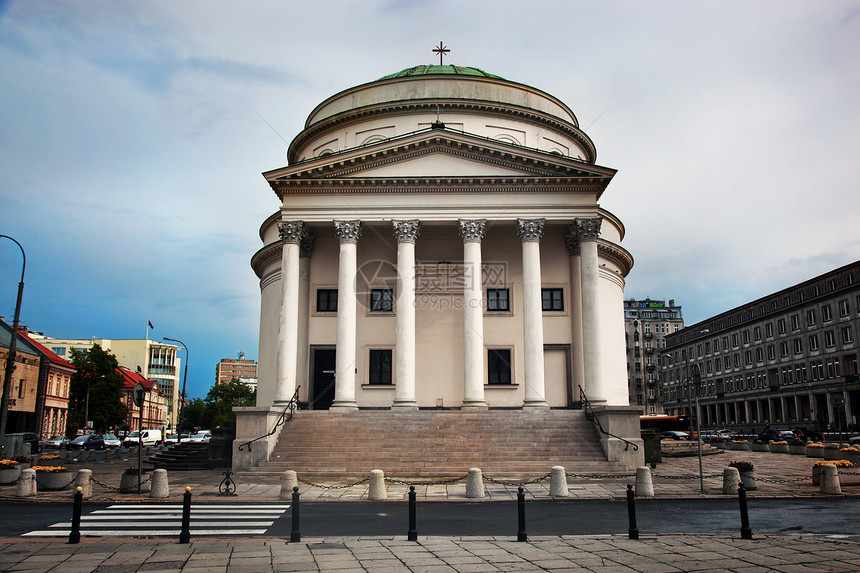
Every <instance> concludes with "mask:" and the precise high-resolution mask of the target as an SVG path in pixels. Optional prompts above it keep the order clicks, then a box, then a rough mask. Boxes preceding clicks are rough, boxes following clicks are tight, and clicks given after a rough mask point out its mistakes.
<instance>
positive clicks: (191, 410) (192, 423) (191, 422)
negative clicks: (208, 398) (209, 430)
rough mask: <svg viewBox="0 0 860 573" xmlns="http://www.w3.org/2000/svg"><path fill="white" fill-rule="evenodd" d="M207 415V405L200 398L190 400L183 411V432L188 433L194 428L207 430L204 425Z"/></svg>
mask: <svg viewBox="0 0 860 573" xmlns="http://www.w3.org/2000/svg"><path fill="white" fill-rule="evenodd" d="M205 414H206V403H205V402H203V400H202V399H200V398H194V399H193V400H189V401H188V403H187V404H185V407H184V408H183V409H182V431H183V432H188V431H190V430H191V429H192V428H204V429H205V428H206V425H205V424H204V423H203V419H204V416H205Z"/></svg>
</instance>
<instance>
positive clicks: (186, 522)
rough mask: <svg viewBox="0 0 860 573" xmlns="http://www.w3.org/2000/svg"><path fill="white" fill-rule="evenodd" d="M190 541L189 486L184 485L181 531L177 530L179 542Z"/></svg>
mask: <svg viewBox="0 0 860 573" xmlns="http://www.w3.org/2000/svg"><path fill="white" fill-rule="evenodd" d="M189 542H191V487H190V486H185V495H184V496H182V531H180V532H179V543H189Z"/></svg>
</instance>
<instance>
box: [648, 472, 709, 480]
mask: <svg viewBox="0 0 860 573" xmlns="http://www.w3.org/2000/svg"><path fill="white" fill-rule="evenodd" d="M651 477H659V478H663V479H699V474H685V475H680V476H664V475H660V474H657V473H652V474H651ZM702 477H703V478H721V477H723V474H722V473H718V474H704V475H702Z"/></svg>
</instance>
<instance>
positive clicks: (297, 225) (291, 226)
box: [278, 221, 305, 245]
mask: <svg viewBox="0 0 860 573" xmlns="http://www.w3.org/2000/svg"><path fill="white" fill-rule="evenodd" d="M278 232H279V233H280V234H281V240H282V241H283V242H285V243H293V244H295V245H297V244H299V243H300V242H301V240H302V235H303V234H304V232H305V222H304V221H278Z"/></svg>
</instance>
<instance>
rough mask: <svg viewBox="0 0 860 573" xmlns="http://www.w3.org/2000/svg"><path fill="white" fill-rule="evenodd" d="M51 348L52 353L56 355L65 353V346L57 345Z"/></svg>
mask: <svg viewBox="0 0 860 573" xmlns="http://www.w3.org/2000/svg"><path fill="white" fill-rule="evenodd" d="M51 350H52V351H53V353H54V354H56V355H57V356H65V355H66V348H65V347H63V346H58V347H56V348H52V349H51Z"/></svg>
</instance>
